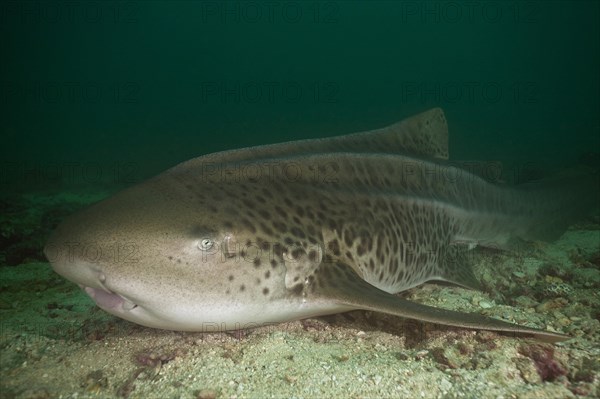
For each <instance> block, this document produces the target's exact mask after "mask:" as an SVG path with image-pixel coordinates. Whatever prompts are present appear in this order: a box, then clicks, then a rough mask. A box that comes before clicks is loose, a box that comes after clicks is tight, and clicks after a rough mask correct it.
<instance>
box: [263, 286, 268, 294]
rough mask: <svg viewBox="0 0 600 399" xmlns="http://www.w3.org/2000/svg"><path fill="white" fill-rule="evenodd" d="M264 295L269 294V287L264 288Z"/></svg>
mask: <svg viewBox="0 0 600 399" xmlns="http://www.w3.org/2000/svg"><path fill="white" fill-rule="evenodd" d="M262 292H263V295H269V289H268V288H266V287H265V288H263V291H262Z"/></svg>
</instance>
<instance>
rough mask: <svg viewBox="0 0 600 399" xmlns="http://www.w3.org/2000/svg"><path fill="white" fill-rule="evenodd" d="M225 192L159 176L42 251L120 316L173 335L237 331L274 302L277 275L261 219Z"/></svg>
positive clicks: (61, 232)
mask: <svg viewBox="0 0 600 399" xmlns="http://www.w3.org/2000/svg"><path fill="white" fill-rule="evenodd" d="M230 187H231V189H233V187H234V186H233V185H231V186H230ZM224 190H227V188H224V189H223V188H219V187H217V186H215V185H206V186H204V187H203V186H201V185H195V186H192V185H190V184H186V183H182V182H180V181H177V179H169V178H165V177H163V176H159V177H157V178H154V179H151V180H148V181H146V182H144V183H142V184H139V185H137V186H134V187H131V188H129V189H127V190H124V191H122V192H120V193H118V194H116V195H115V196H112V197H110V198H108V199H106V200H104V201H101V202H99V203H97V204H95V205H92V206H91V207H89V208H87V209H84V210H82V211H80V212H78V213H76V214H74V215H72V216H70V217H69V218H67V219H66V220H65V221H64V222H62V224H60V225H59V226H58V228H57V229H56V231H55V232H54V233H53V234H52V236H51V237H50V239H49V240H48V243H47V245H46V247H45V254H46V256H47V257H48V259H49V260H50V261H51V264H52V267H53V268H54V270H55V271H56V272H57V273H59V274H60V275H62V276H64V277H65V278H67V279H68V280H71V281H73V282H75V283H77V284H78V285H79V286H80V287H81V288H83V289H84V290H85V292H86V293H87V294H88V295H89V296H90V297H91V298H93V299H94V301H95V302H96V303H97V305H98V306H99V307H100V308H102V309H104V310H106V311H107V312H109V313H112V314H114V315H117V316H119V317H121V318H124V319H127V320H130V321H133V322H136V323H139V324H142V325H146V326H150V327H157V328H165V329H174V330H194V331H211V330H224V329H236V328H244V327H246V326H247V325H251V324H252V323H254V322H255V315H257V314H261V313H263V314H264V312H265V311H267V310H266V308H265V303H269V302H276V300H277V299H278V298H280V297H281V295H280V294H281V291H280V290H282V289H283V284H284V283H283V281H284V277H285V269H284V268H283V266H282V262H281V257H280V256H279V257H277V256H274V255H273V252H272V251H271V249H272V248H271V245H270V243H269V242H271V240H269V239H268V238H267V235H266V234H265V233H264V231H262V229H261V227H260V221H259V220H258V219H259V215H257V214H255V213H253V212H251V211H250V212H247V211H244V210H242V209H243V207H244V206H247V205H248V204H246V205H244V204H243V203H242V200H243V198H242V196H236V195H229V196H228V195H227V194H228V193H227V192H226V191H224ZM229 194H231V193H229ZM246 202H247V201H246ZM263 226H264V224H263ZM278 255H281V254H278ZM272 319H273V321H276V320H277V316H276V315H273V317H272ZM267 320H269V317H267ZM224 323H225V324H224Z"/></svg>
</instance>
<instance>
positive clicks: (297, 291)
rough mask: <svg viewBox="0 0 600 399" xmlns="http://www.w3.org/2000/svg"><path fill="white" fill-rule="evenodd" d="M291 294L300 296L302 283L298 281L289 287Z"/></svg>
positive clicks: (302, 288)
mask: <svg viewBox="0 0 600 399" xmlns="http://www.w3.org/2000/svg"><path fill="white" fill-rule="evenodd" d="M291 291H292V294H294V295H297V296H300V295H302V292H303V291H304V285H303V284H302V283H298V284H296V285H294V286H293V287H292V288H291Z"/></svg>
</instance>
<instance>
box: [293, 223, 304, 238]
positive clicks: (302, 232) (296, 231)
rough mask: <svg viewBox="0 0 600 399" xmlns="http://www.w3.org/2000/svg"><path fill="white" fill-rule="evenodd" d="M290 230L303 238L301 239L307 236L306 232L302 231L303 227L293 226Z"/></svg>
mask: <svg viewBox="0 0 600 399" xmlns="http://www.w3.org/2000/svg"><path fill="white" fill-rule="evenodd" d="M290 231H291V233H292V234H293V235H294V236H296V237H298V238H301V239H303V238H306V234H304V231H302V229H300V228H298V227H296V226H294V227H292V229H291V230H290Z"/></svg>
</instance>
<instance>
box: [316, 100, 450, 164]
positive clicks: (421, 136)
mask: <svg viewBox="0 0 600 399" xmlns="http://www.w3.org/2000/svg"><path fill="white" fill-rule="evenodd" d="M336 139H337V140H338V141H339V144H344V143H345V142H346V141H348V142H350V141H352V144H354V145H355V146H356V148H357V149H358V148H362V149H363V151H361V152H383V153H404V154H413V155H421V156H427V157H432V158H438V159H448V125H447V123H446V117H445V115H444V111H442V109H441V108H432V109H430V110H429V111H425V112H422V113H420V114H417V115H415V116H413V117H410V118H407V119H404V120H402V121H400V122H397V123H394V124H393V125H390V126H387V127H384V128H382V129H377V130H372V131H369V132H361V133H354V134H349V135H346V136H339V137H333V138H332V139H331V140H336ZM325 140H327V139H325ZM365 147H366V148H365Z"/></svg>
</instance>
